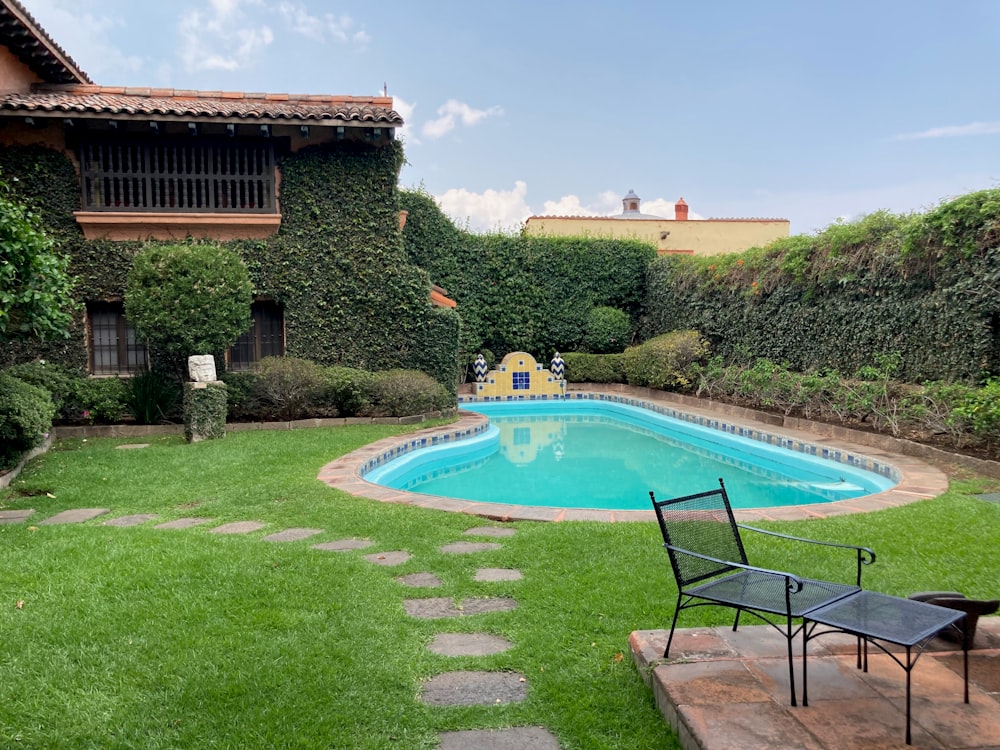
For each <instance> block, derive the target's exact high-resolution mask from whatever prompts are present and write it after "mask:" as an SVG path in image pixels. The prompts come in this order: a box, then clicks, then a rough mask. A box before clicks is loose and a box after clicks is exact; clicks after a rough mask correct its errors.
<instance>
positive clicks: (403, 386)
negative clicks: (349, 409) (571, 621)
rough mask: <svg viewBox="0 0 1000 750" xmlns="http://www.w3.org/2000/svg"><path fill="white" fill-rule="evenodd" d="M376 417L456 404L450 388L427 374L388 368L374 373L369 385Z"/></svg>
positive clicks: (428, 410)
mask: <svg viewBox="0 0 1000 750" xmlns="http://www.w3.org/2000/svg"><path fill="white" fill-rule="evenodd" d="M369 400H370V402H371V405H370V406H369V407H368V409H367V411H368V413H369V416H373V417H405V416H409V415H411V414H424V413H426V412H430V411H437V410H439V409H446V408H448V407H449V406H453V405H454V399H453V398H452V396H451V394H450V393H448V390H447V389H446V388H445V387H444V386H443V385H441V383H439V382H438V381H436V380H435V379H434V378H432V377H431V376H430V375H427V374H426V373H423V372H419V371H416V370H385V371H383V372H376V373H374V374H373V375H372V379H371V382H370V384H369Z"/></svg>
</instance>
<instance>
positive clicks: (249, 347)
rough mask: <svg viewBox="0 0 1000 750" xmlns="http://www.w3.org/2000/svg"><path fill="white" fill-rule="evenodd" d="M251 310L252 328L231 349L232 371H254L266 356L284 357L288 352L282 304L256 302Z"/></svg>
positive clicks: (229, 367) (230, 364)
mask: <svg viewBox="0 0 1000 750" xmlns="http://www.w3.org/2000/svg"><path fill="white" fill-rule="evenodd" d="M250 313H251V323H250V330H249V331H247V332H246V333H244V334H243V335H242V336H240V337H239V338H238V339H236V343H234V344H233V345H232V346H231V347H230V348H229V365H228V369H229V370H232V371H237V372H240V371H246V370H253V369H254V368H256V367H257V365H258V363H259V362H260V360H261V359H263V358H264V357H280V356H281V355H282V354H284V353H285V318H284V315H283V313H282V310H281V306H280V305H278V303H277V302H272V301H270V300H260V301H257V302H254V303H253V305H252V306H251V308H250Z"/></svg>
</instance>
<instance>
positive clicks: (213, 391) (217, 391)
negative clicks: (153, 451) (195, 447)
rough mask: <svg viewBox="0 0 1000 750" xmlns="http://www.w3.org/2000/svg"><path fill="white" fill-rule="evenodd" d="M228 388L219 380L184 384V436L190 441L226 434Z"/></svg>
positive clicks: (213, 438)
mask: <svg viewBox="0 0 1000 750" xmlns="http://www.w3.org/2000/svg"><path fill="white" fill-rule="evenodd" d="M199 385H204V386H205V387H204V388H197V387H196V386H199ZM227 390H228V389H227V388H226V384H225V383H220V382H217V381H216V382H214V383H185V384H184V437H185V438H186V439H187V441H188V442H189V443H197V442H199V441H201V440H216V439H219V438H224V437H225V436H226V406H227V401H226V391H227Z"/></svg>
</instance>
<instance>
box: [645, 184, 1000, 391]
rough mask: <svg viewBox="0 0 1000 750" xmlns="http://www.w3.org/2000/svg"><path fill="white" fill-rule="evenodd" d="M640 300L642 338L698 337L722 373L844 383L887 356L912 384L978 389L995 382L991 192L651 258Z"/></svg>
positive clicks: (998, 265)
mask: <svg viewBox="0 0 1000 750" xmlns="http://www.w3.org/2000/svg"><path fill="white" fill-rule="evenodd" d="M647 289H648V296H647V310H646V315H647V317H646V320H645V325H644V328H643V335H644V336H651V335H654V334H656V333H659V332H661V331H665V330H671V329H674V328H678V327H690V328H693V329H697V330H700V331H701V332H702V333H703V334H704V335H705V336H706V337H707V338H708V339H709V340H710V341H711V343H712V346H713V349H714V350H715V351H716V352H717V353H719V354H721V355H722V356H723V358H724V360H725V361H726V362H740V361H743V362H747V361H752V360H753V359H755V358H757V357H763V358H767V359H769V360H771V361H772V362H786V363H788V365H789V367H790V368H792V369H794V370H799V371H803V372H804V371H809V370H822V369H827V368H832V369H836V370H839V371H840V372H847V373H851V372H855V371H857V370H859V369H860V368H862V367H865V366H866V365H868V364H869V363H870V362H871V361H872V360H873V357H874V356H875V355H879V354H881V355H885V356H889V355H892V354H893V353H894V352H895V353H898V354H899V356H900V361H899V367H898V372H897V373H896V377H898V378H900V379H902V380H905V381H908V382H911V383H912V382H920V381H923V380H941V379H954V378H963V379H977V378H979V377H981V376H982V375H983V373H994V372H1000V294H998V293H997V290H1000V190H987V191H982V192H980V193H973V194H971V195H967V196H963V197H961V198H958V199H956V200H955V201H951V202H950V203H946V204H943V205H941V206H939V207H938V208H936V209H934V210H932V211H929V212H927V213H926V214H922V215H916V216H893V215H891V214H888V213H886V212H877V213H875V214H871V215H869V216H866V217H864V218H862V219H860V220H859V221H856V222H850V223H836V224H832V225H830V226H829V227H828V228H827V229H825V230H824V231H822V232H820V233H819V234H817V235H815V236H813V237H806V236H799V237H790V238H788V239H787V240H781V241H778V242H775V243H773V244H772V245H770V246H768V247H767V248H763V249H754V250H749V251H747V252H745V253H741V254H738V255H727V256H719V257H711V258H690V257H687V258H683V257H679V256H672V257H664V258H659V259H657V260H656V261H654V262H653V263H652V264H651V265H650V268H649V278H648V285H647Z"/></svg>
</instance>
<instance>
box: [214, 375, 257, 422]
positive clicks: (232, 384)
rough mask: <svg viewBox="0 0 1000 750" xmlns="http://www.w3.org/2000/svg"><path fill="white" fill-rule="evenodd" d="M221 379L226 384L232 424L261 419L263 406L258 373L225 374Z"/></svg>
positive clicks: (228, 410) (228, 408)
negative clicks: (258, 389)
mask: <svg viewBox="0 0 1000 750" xmlns="http://www.w3.org/2000/svg"><path fill="white" fill-rule="evenodd" d="M219 378H220V380H222V382H223V383H225V384H226V404H227V412H226V413H227V415H228V419H229V421H230V422H251V421H253V420H255V419H260V418H261V414H262V413H263V404H261V400H260V396H259V394H258V391H257V374H256V373H253V372H223V373H221V374H220V376H219Z"/></svg>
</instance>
